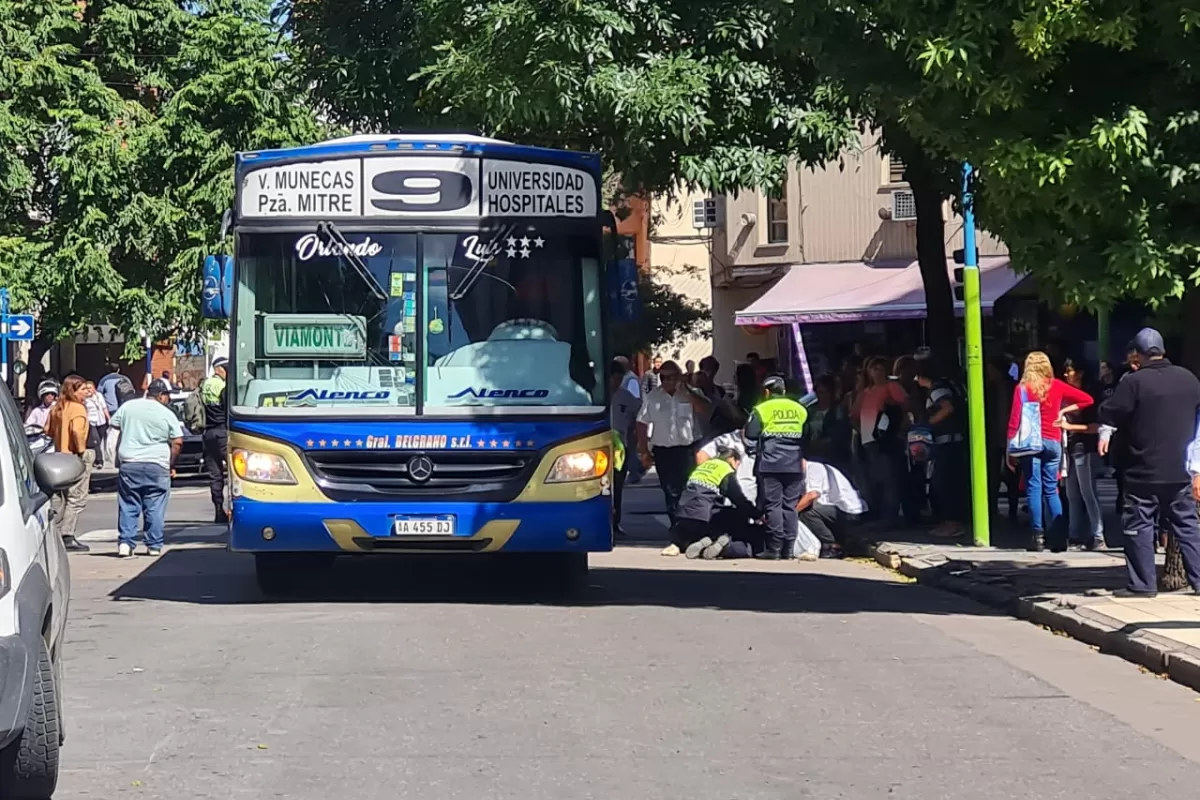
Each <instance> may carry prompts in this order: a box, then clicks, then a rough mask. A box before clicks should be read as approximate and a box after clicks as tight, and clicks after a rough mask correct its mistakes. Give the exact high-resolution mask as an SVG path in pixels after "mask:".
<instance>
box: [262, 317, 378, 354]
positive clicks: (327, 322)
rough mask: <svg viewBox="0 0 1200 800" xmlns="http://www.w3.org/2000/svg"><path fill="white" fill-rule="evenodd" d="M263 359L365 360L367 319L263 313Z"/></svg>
mask: <svg viewBox="0 0 1200 800" xmlns="http://www.w3.org/2000/svg"><path fill="white" fill-rule="evenodd" d="M263 355H265V356H266V357H267V358H331V359H365V358H366V355H367V320H366V318H365V317H356V316H351V315H349V314H267V315H265V316H264V317H263Z"/></svg>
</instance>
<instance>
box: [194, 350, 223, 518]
mask: <svg viewBox="0 0 1200 800" xmlns="http://www.w3.org/2000/svg"><path fill="white" fill-rule="evenodd" d="M228 367H229V359H227V358H224V357H218V358H216V359H214V360H213V363H212V370H213V374H212V375H210V376H209V377H208V378H207V379H205V381H204V383H202V384H200V388H199V390H198V391H199V393H200V399H201V402H203V404H204V469H205V471H206V472H207V473H208V481H209V494H210V495H211V496H212V503H213V521H214V522H216V523H217V524H224V523H226V522H229V513H228V512H227V511H226V510H225V484H226V482H227V481H228V479H229V465H228V463H229V462H228V457H229V427H228V419H229V417H228V412H227V410H226V405H225V380H226V377H227V376H226V371H227V369H228Z"/></svg>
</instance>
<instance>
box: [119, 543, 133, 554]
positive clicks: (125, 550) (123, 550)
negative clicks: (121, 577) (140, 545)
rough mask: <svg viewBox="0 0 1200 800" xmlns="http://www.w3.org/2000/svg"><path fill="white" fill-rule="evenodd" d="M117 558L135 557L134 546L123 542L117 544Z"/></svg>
mask: <svg viewBox="0 0 1200 800" xmlns="http://www.w3.org/2000/svg"><path fill="white" fill-rule="evenodd" d="M117 558H133V548H132V547H130V546H129V545H127V544H125V543H124V542H121V543H120V544H119V545H117Z"/></svg>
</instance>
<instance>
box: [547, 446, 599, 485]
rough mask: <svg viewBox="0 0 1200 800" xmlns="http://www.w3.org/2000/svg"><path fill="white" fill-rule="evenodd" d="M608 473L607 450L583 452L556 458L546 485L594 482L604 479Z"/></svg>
mask: <svg viewBox="0 0 1200 800" xmlns="http://www.w3.org/2000/svg"><path fill="white" fill-rule="evenodd" d="M607 472H608V451H607V450H605V449H603V448H601V449H600V450H581V451H580V452H578V453H567V454H566V455H562V456H559V457H558V458H556V459H555V460H554V465H553V466H552V467H550V473H549V474H548V475H546V483H570V482H572V481H588V480H594V479H596V478H602V477H604V475H605V474H606V473H607Z"/></svg>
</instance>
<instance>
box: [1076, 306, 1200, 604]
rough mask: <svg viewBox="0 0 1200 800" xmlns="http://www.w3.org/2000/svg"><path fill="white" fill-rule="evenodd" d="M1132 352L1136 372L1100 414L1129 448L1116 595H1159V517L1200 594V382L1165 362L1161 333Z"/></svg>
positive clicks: (1149, 333)
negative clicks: (1120, 581) (1199, 508)
mask: <svg viewBox="0 0 1200 800" xmlns="http://www.w3.org/2000/svg"><path fill="white" fill-rule="evenodd" d="M1127 349H1128V351H1129V355H1130V363H1131V364H1135V365H1136V366H1137V369H1136V371H1134V372H1131V373H1130V374H1129V375H1127V376H1126V377H1125V379H1124V380H1122V381H1121V382H1120V383H1118V384H1117V388H1116V389H1114V390H1113V393H1112V396H1111V397H1109V398H1108V399H1107V400H1105V401H1104V402H1103V403H1102V404H1101V405H1100V408H1099V410H1098V412H1097V417H1098V419H1099V422H1100V424H1101V425H1106V426H1108V427H1109V428H1116V429H1117V430H1119V431H1122V432H1124V433H1125V434H1126V437H1127V438H1126V442H1127V445H1128V448H1129V449H1128V459H1127V461H1126V465H1127V468H1126V474H1125V482H1126V488H1125V509H1124V514H1123V520H1122V521H1123V523H1124V528H1125V562H1126V567H1127V571H1128V574H1129V586H1128V588H1126V589H1120V590H1117V591H1116V592H1114V593H1113V594H1114V595H1116V596H1118V597H1154V596H1155V595H1156V594H1157V593H1158V574H1157V570H1156V567H1155V565H1154V540H1155V538H1156V534H1157V532H1158V525H1159V522H1160V520H1161V521H1162V522H1163V523H1165V525H1166V526H1167V527H1168V528H1169V529H1170V530H1171V532H1172V533H1174V534H1175V539H1176V541H1178V543H1179V549H1180V552H1181V553H1182V555H1183V564H1184V568H1185V569H1186V571H1187V580H1188V583H1189V584H1191V587H1192V591H1193V592H1196V593H1200V522H1198V521H1197V518H1196V502H1197V500H1200V463H1198V462H1200V437H1198V436H1197V420H1198V419H1200V380H1197V379H1196V376H1195V375H1194V374H1192V372H1191V371H1190V370H1187V369H1184V368H1183V367H1179V366H1176V365H1174V364H1172V363H1171V362H1170V361H1168V360H1167V359H1166V352H1167V351H1166V346H1165V345H1164V344H1163V338H1162V335H1161V334H1160V333H1159V332H1158V331H1156V330H1154V329H1153V328H1143V329H1142V330H1141V331H1139V332H1138V335H1137V336H1136V337H1135V338H1134V340H1133V341H1132V342H1130V343H1129V347H1128V348H1127ZM1103 441H1104V438H1102V439H1101V442H1103ZM1101 455H1103V452H1101Z"/></svg>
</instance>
